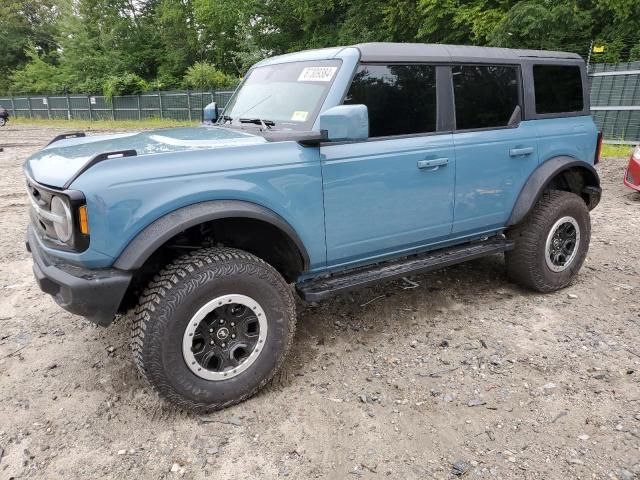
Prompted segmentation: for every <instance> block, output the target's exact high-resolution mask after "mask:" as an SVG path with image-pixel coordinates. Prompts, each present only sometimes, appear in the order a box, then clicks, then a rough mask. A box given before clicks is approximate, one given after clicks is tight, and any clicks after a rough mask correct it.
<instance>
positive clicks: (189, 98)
mask: <svg viewBox="0 0 640 480" xmlns="http://www.w3.org/2000/svg"><path fill="white" fill-rule="evenodd" d="M187 108H188V109H189V121H190V122H191V121H193V119H192V118H191V93H190V92H189V89H188V88H187Z"/></svg>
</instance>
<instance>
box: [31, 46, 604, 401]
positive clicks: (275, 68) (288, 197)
mask: <svg viewBox="0 0 640 480" xmlns="http://www.w3.org/2000/svg"><path fill="white" fill-rule="evenodd" d="M587 89H588V85H587V77H586V71H585V64H584V62H583V60H582V59H581V58H580V57H579V56H577V55H575V54H571V53H561V52H545V51H532V50H509V49H497V48H483V47H468V46H449V45H425V44H393V43H369V44H362V45H354V46H349V47H336V48H327V49H321V50H311V51H305V52H299V53H293V54H288V55H283V56H279V57H274V58H270V59H266V60H263V61H261V62H259V63H258V64H256V65H254V66H253V67H252V68H251V69H250V70H249V71H248V72H247V74H246V76H245V78H244V80H243V82H242V84H241V85H240V87H239V88H238V89H237V91H236V92H235V94H234V95H233V97H232V99H231V100H230V102H229V104H228V105H227V106H226V108H225V109H224V111H223V112H221V113H220V114H219V113H218V111H217V108H215V107H212V108H209V109H208V110H207V111H206V116H207V118H208V120H209V121H208V122H205V123H204V124H203V125H201V126H199V127H193V128H180V129H166V130H156V131H151V132H139V133H124V134H117V135H95V136H89V137H86V136H84V134H83V133H71V134H67V135H63V136H60V137H57V138H55V139H54V140H53V141H52V142H51V143H50V144H49V145H48V146H47V147H46V148H44V149H43V150H42V151H40V152H39V153H37V154H35V155H33V156H31V157H30V158H28V159H27V161H26V163H25V167H24V171H25V175H26V177H27V185H28V191H29V198H30V201H31V209H30V215H31V222H30V226H29V228H28V233H27V248H28V249H29V250H30V251H31V253H32V255H33V260H34V273H35V277H36V279H37V281H38V283H39V285H40V287H41V289H42V290H43V291H44V292H46V293H49V294H51V295H52V296H53V297H54V298H55V300H56V301H57V302H58V303H59V304H60V305H61V306H62V307H63V308H65V309H67V310H69V311H70V312H73V313H76V314H79V315H83V316H85V317H87V318H89V319H90V320H92V321H94V322H95V323H97V324H99V325H103V326H106V325H109V324H110V323H111V321H112V320H113V318H114V316H116V315H117V314H122V313H125V312H127V311H129V310H132V309H134V310H135V319H134V321H133V331H132V349H133V355H134V358H135V361H136V363H137V366H138V368H139V370H140V372H141V374H142V375H143V376H144V377H145V378H146V379H147V380H148V381H149V383H150V384H151V385H152V386H153V387H154V388H155V389H156V390H157V392H158V393H159V394H160V395H161V396H162V397H164V398H166V399H168V400H170V401H172V402H174V403H176V404H178V405H179V406H181V407H184V408H188V409H191V410H198V411H203V410H211V409H217V408H223V407H225V406H228V405H231V404H234V403H237V402H239V401H242V400H244V399H246V398H248V397H249V396H251V395H252V394H254V393H255V392H256V391H257V390H258V389H260V388H261V387H262V386H263V385H265V383H267V382H268V381H269V379H270V378H272V377H273V375H274V373H275V372H276V371H277V370H278V368H279V367H280V366H281V365H282V363H283V361H284V358H285V356H286V353H287V350H288V349H289V346H290V344H291V341H292V338H293V335H294V331H295V324H296V313H295V301H294V288H292V286H291V284H293V285H294V286H295V291H297V293H298V294H299V295H300V296H301V297H302V298H303V299H305V300H314V301H317V300H321V299H324V298H326V297H328V296H330V295H332V294H335V293H338V292H343V291H345V290H347V289H351V288H356V287H360V286H363V285H368V284H371V283H373V282H379V281H384V280H389V279H393V278H397V277H400V276H404V275H407V274H411V273H416V272H423V271H428V270H432V269H436V268H441V267H445V266H448V265H452V264H455V263H459V262H463V261H466V260H471V259H475V258H478V257H481V256H484V255H491V254H496V253H502V252H504V256H505V263H506V269H507V272H508V273H509V275H510V277H511V278H512V279H513V280H515V281H516V282H518V283H520V284H522V285H524V286H526V287H529V288H532V289H534V290H538V291H541V292H549V291H553V290H556V289H559V288H562V287H565V286H566V285H568V284H569V283H570V282H571V281H572V280H573V279H574V278H575V276H576V275H577V273H578V271H579V270H580V267H581V265H582V263H583V261H584V259H585V255H586V254H587V249H588V247H589V239H590V218H589V210H591V209H593V208H594V207H595V206H596V205H597V204H598V202H599V200H600V194H601V189H600V182H599V178H598V174H597V173H596V171H595V169H594V164H595V163H597V160H598V155H599V153H598V152H599V143H600V138H599V135H598V132H597V130H596V127H595V125H594V123H593V121H592V119H591V116H590V114H589V100H588V99H589V96H588V90H587Z"/></svg>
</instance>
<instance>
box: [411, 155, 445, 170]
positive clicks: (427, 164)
mask: <svg viewBox="0 0 640 480" xmlns="http://www.w3.org/2000/svg"><path fill="white" fill-rule="evenodd" d="M447 163H449V159H448V158H445V157H443V158H432V159H430V160H418V168H433V167H441V166H444V165H446V164H447ZM434 170H437V168H436V169H434Z"/></svg>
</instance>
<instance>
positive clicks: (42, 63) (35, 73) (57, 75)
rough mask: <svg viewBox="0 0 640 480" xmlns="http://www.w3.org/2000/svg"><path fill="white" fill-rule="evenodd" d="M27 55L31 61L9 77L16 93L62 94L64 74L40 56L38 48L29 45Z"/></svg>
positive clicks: (12, 88)
mask: <svg viewBox="0 0 640 480" xmlns="http://www.w3.org/2000/svg"><path fill="white" fill-rule="evenodd" d="M25 55H26V56H27V58H28V59H29V61H28V63H27V64H25V65H24V67H22V68H20V69H18V70H14V72H13V73H12V74H11V76H10V77H9V80H10V82H11V90H12V91H13V92H14V93H35V94H38V93H42V92H46V93H60V92H62V91H63V89H64V85H65V78H64V74H63V73H62V72H61V71H60V69H58V68H57V67H56V66H55V65H53V64H52V63H50V62H49V61H46V57H44V56H42V57H41V56H40V55H39V54H38V51H37V50H36V47H34V46H33V45H29V46H28V48H27V50H26V52H25Z"/></svg>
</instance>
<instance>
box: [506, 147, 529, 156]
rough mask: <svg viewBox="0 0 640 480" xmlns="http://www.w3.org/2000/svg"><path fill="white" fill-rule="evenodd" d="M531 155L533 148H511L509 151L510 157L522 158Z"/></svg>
mask: <svg viewBox="0 0 640 480" xmlns="http://www.w3.org/2000/svg"><path fill="white" fill-rule="evenodd" d="M532 153H533V147H524V148H512V149H511V150H509V156H510V157H524V156H526V155H531V154H532Z"/></svg>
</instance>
